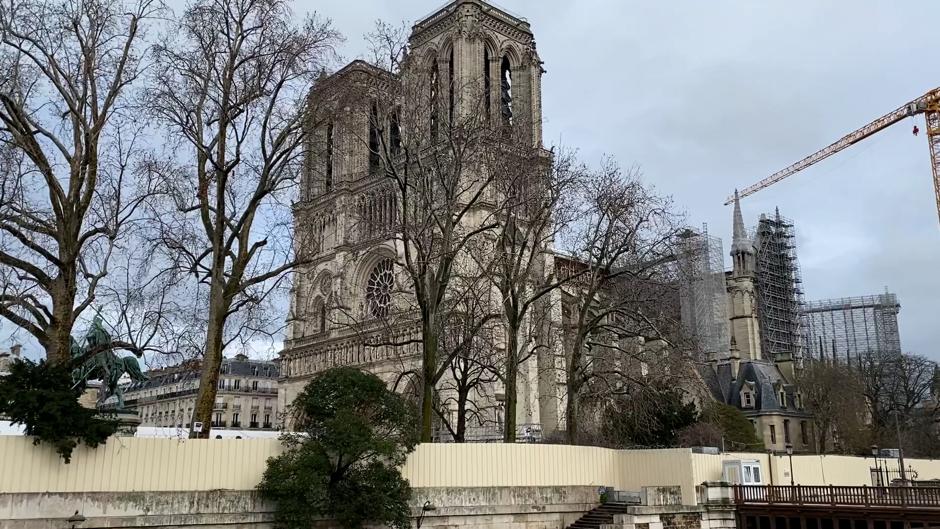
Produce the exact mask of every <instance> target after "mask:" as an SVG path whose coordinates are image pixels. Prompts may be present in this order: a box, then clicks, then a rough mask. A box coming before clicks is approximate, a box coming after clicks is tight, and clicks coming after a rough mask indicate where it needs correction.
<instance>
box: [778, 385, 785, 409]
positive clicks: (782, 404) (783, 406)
mask: <svg viewBox="0 0 940 529" xmlns="http://www.w3.org/2000/svg"><path fill="white" fill-rule="evenodd" d="M779 398H780V407H781V408H786V407H787V393H786V392H785V391H783V390H782V389H781V390H780V397H779Z"/></svg>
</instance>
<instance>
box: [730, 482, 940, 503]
mask: <svg viewBox="0 0 940 529" xmlns="http://www.w3.org/2000/svg"><path fill="white" fill-rule="evenodd" d="M733 489H734V502H735V503H737V504H742V503H750V504H787V505H830V506H834V505H839V506H860V507H936V508H940V487H869V486H867V485H863V486H861V487H834V486H832V485H821V486H812V485H796V486H786V485H776V486H774V485H734V486H733Z"/></svg>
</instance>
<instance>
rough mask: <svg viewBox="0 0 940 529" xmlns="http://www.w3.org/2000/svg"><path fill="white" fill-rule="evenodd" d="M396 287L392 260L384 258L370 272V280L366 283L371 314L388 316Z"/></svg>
mask: <svg viewBox="0 0 940 529" xmlns="http://www.w3.org/2000/svg"><path fill="white" fill-rule="evenodd" d="M394 287H395V273H394V265H393V263H392V260H391V259H382V260H381V261H379V262H378V264H376V265H375V267H374V268H373V269H372V272H371V273H369V281H368V283H366V304H367V307H368V310H369V314H371V315H372V316H374V317H376V318H384V317H386V316H388V307H389V305H390V304H391V301H392V289H393V288H394Z"/></svg>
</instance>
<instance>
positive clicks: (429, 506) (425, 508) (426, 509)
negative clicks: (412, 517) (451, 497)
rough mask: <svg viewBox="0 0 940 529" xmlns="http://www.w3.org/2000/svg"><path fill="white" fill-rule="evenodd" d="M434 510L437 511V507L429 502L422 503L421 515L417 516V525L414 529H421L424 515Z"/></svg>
mask: <svg viewBox="0 0 940 529" xmlns="http://www.w3.org/2000/svg"><path fill="white" fill-rule="evenodd" d="M434 510H437V507H435V506H434V504H433V503H431V500H428V501H426V502H424V505H422V506H421V514H419V515H418V523H417V527H416V528H415V529H421V522H423V521H424V515H426V514H427V513H429V512H431V511H434Z"/></svg>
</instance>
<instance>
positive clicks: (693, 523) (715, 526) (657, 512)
mask: <svg viewBox="0 0 940 529" xmlns="http://www.w3.org/2000/svg"><path fill="white" fill-rule="evenodd" d="M628 510H629V512H628V513H627V514H618V515H616V516H614V523H612V524H609V525H602V526H601V528H602V529H735V527H736V520H735V516H734V508H733V507H732V506H730V505H726V506H708V505H705V506H683V505H667V506H636V507H630V508H629V509H628Z"/></svg>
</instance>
